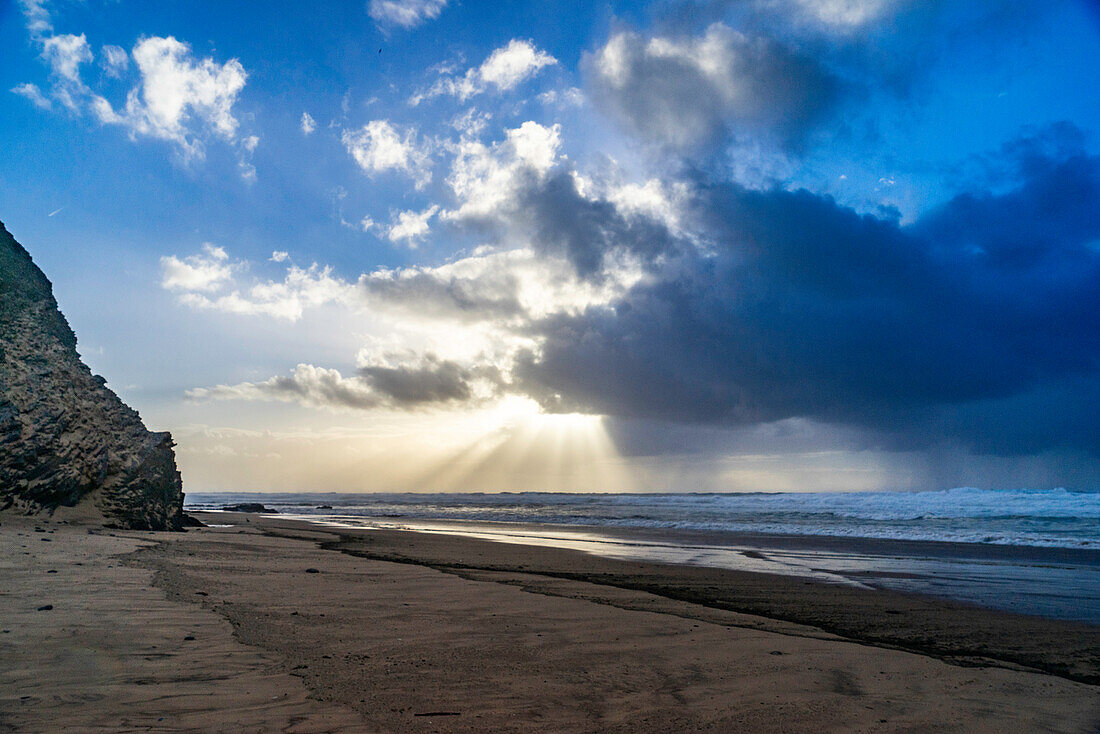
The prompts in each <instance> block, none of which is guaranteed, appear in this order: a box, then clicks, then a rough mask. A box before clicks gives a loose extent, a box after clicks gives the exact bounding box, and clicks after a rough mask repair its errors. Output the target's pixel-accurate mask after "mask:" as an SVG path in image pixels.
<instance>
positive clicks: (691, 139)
mask: <svg viewBox="0 0 1100 734" xmlns="http://www.w3.org/2000/svg"><path fill="white" fill-rule="evenodd" d="M584 65H585V68H586V74H587V77H588V80H589V84H590V87H591V92H590V94H591V97H592V99H593V100H594V101H595V102H596V103H597V104H598V105H600V106H601V107H603V108H604V109H605V110H606V111H608V112H609V113H610V114H611V115H612V116H613V117H614V118H615V119H617V120H618V121H619V122H620V123H622V124H623V125H624V126H625V127H626V128H627V129H628V130H629V131H631V132H632V133H635V134H637V135H639V136H641V137H642V138H645V139H648V140H651V141H653V142H656V143H660V144H662V145H667V146H670V147H672V148H674V149H680V150H692V149H702V150H704V151H707V150H713V149H715V148H718V147H721V146H722V145H723V144H724V143H725V142H726V140H727V139H728V138H729V137H731V136H738V135H752V136H754V137H756V136H762V137H763V138H765V139H774V140H775V142H777V143H779V144H781V145H783V146H786V147H795V148H797V147H799V146H801V144H802V143H803V142H804V139H805V137H806V135H807V134H808V132H809V131H811V130H812V129H813V128H814V127H815V126H816V125H817V124H818V123H819V122H821V121H822V119H824V118H825V117H826V115H827V114H828V113H829V112H830V111H831V110H833V109H834V108H835V106H836V104H837V103H838V101H839V100H840V99H841V97H842V84H841V82H840V80H839V79H838V78H837V77H835V76H834V75H833V74H832V73H831V72H830V71H829V70H828V69H826V68H825V67H824V66H822V65H821V64H820V63H818V62H817V61H816V60H815V59H813V58H810V57H808V56H805V55H802V54H800V53H798V52H797V51H795V50H793V49H791V48H789V47H787V46H786V45H784V44H783V43H781V42H779V41H776V40H773V39H770V38H764V37H749V36H746V35H744V34H742V33H739V32H737V31H735V30H733V29H731V28H729V27H728V26H725V25H722V24H720V23H716V24H714V25H712V26H710V28H708V29H707V30H706V32H705V33H704V34H703V35H702V36H699V37H695V38H690V37H689V38H680V37H669V38H660V37H658V38H646V37H644V36H641V35H638V34H636V33H631V32H620V33H617V34H615V35H614V36H612V38H611V39H610V40H609V41H608V42H607V44H606V45H605V46H603V47H602V48H601V49H599V50H597V51H596V52H595V53H593V54H590V55H587V56H586V57H585V61H584Z"/></svg>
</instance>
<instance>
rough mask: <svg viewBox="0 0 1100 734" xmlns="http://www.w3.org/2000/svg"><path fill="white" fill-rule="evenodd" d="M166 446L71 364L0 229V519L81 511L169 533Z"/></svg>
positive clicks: (47, 295) (39, 289)
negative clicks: (5, 514) (0, 515)
mask: <svg viewBox="0 0 1100 734" xmlns="http://www.w3.org/2000/svg"><path fill="white" fill-rule="evenodd" d="M173 445H174V444H173V443H172V436H171V435H170V434H169V433H166V432H162V433H154V432H151V431H149V430H147V429H146V428H145V425H144V424H143V423H142V421H141V417H140V416H139V415H138V413H137V411H135V410H133V409H132V408H130V407H129V406H127V405H126V404H125V403H123V402H122V401H121V400H120V399H119V398H118V396H117V395H115V394H114V393H113V392H112V391H111V390H109V389H108V388H107V382H106V380H105V379H104V378H102V377H100V376H98V375H93V374H92V372H91V370H90V369H88V367H87V366H86V365H85V364H84V363H83V362H82V361H81V360H80V355H79V354H77V351H76V335H75V334H74V333H73V330H72V329H71V328H70V327H69V323H68V322H67V321H66V320H65V317H64V316H63V315H62V314H61V311H60V310H58V306H57V301H56V300H55V299H54V295H53V287H52V285H51V284H50V281H49V280H48V279H47V278H46V276H45V274H43V272H42V271H41V270H39V269H38V267H37V266H36V265H35V264H34V262H33V261H32V260H31V256H30V254H29V253H28V252H27V251H26V250H25V249H23V247H22V246H21V245H20V244H19V243H18V242H16V241H15V239H14V238H13V237H12V236H11V234H10V233H8V231H7V229H6V228H5V227H4V226H3V224H2V223H0V510H3V509H9V508H11V509H15V510H18V511H23V512H28V513H36V512H42V511H47V512H52V511H54V510H56V509H57V508H58V507H63V506H66V507H71V506H75V505H78V504H80V505H81V506H85V507H87V508H88V509H89V511H90V512H89V514H90V515H91V517H92V519H97V518H99V517H101V518H102V521H103V522H104V523H105V524H107V525H111V526H114V527H123V528H131V529H137V530H166V529H178V528H179V527H180V526H181V524H182V522H183V482H182V480H181V478H180V474H179V472H178V471H177V470H176V458H175V454H174V452H173V451H172V446H173Z"/></svg>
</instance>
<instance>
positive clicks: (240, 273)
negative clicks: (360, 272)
mask: <svg viewBox="0 0 1100 734" xmlns="http://www.w3.org/2000/svg"><path fill="white" fill-rule="evenodd" d="M280 255H283V256H285V255H286V253H282V252H278V251H276V252H274V253H272V257H271V259H272V260H273V261H275V262H284V261H286V260H287V259H288V257H282V258H281V259H280V258H279V256H280ZM160 262H161V272H162V277H161V287H163V288H165V289H167V290H172V291H175V292H177V293H178V294H179V300H180V302H181V303H183V304H184V305H187V306H190V307H191V308H195V309H199V310H204V311H219V312H222V313H232V314H240V315H246V316H269V317H272V318H278V319H284V320H286V321H291V322H293V321H297V320H298V319H300V318H301V317H302V314H303V313H304V312H305V311H306V310H307V309H311V308H318V307H320V306H324V305H326V304H329V303H350V302H352V300H353V298H354V292H355V288H354V286H353V285H352V284H350V283H348V282H346V281H344V280H341V279H340V278H338V277H336V276H335V275H333V272H332V268H329V267H321V266H319V265H317V264H316V263H314V264H312V265H310V266H309V267H308V268H300V267H298V266H296V265H290V266H289V267H287V270H286V274H285V275H284V277H283V279H282V280H262V279H251V281H248V280H245V278H244V274H245V272H246V271H247V270H248V263H246V262H243V261H231V260H230V259H229V255H228V254H227V253H226V252H225V250H224V249H222V248H221V247H215V246H214V245H211V244H210V243H207V244H205V245H203V248H202V252H201V253H198V254H195V255H190V256H188V257H184V258H180V257H177V256H175V255H168V256H166V257H162V258H161V260H160Z"/></svg>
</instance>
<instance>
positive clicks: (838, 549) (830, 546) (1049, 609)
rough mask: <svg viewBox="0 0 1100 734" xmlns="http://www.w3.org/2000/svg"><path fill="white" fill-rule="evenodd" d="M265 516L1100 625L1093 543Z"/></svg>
mask: <svg viewBox="0 0 1100 734" xmlns="http://www.w3.org/2000/svg"><path fill="white" fill-rule="evenodd" d="M211 516H212V517H216V516H217V513H212V514H211ZM266 517H269V518H271V519H278V520H290V521H303V522H307V523H310V524H313V525H315V526H318V527H324V528H329V529H332V530H334V531H337V532H339V531H341V530H378V529H388V530H406V531H410V532H426V533H439V534H450V535H455V536H460V537H469V538H475V539H483V540H488V541H492V542H500V543H509V544H518V545H532V546H542V547H556V548H567V549H573V550H579V551H582V552H586V553H590V554H592V555H595V556H601V557H608V558H615V559H619V560H635V561H646V562H656V563H669V564H673V565H678V566H703V567H717V568H726V569H730V570H740V571H752V572H757V573H767V574H776V575H785V576H794V577H797V578H804V579H810V580H814V581H818V582H824V583H841V584H847V585H851V586H861V587H865V588H876V589H880V590H889V591H894V592H900V593H903V594H917V595H920V596H930V597H935V598H938V599H945V600H947V601H954V602H957V603H962V604H967V605H973V606H978V607H982V608H985V609H995V610H1000V611H1005V612H1010V613H1013V614H1023V615H1029V616H1040V617H1047V618H1051V619H1061V620H1065V621H1071V622H1080V623H1084V624H1091V625H1097V626H1100V551H1098V550H1095V549H1079V548H1061V547H1046V546H1002V545H982V544H975V543H955V542H944V541H918V540H889V539H879V538H850V537H836V536H813V535H778V534H767V533H737V532H732V531H699V530H680V529H668V528H661V529H657V528H634V527H616V526H611V527H608V526H596V525H575V524H570V525H563V524H551V523H527V522H514V521H513V522H508V521H489V520H478V521H471V520H449V519H448V520H436V519H422V518H410V517H400V518H396V517H389V516H376V517H372V516H339V515H294V514H289V513H288V514H271V515H266Z"/></svg>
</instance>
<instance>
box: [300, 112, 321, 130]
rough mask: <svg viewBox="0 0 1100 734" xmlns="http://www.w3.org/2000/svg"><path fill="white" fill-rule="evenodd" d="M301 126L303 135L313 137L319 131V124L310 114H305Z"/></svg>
mask: <svg viewBox="0 0 1100 734" xmlns="http://www.w3.org/2000/svg"><path fill="white" fill-rule="evenodd" d="M301 126H302V134H303V135H312V134H313V131H314V130H316V129H317V122H316V121H315V120H314V119H313V117H312V116H311V115H310V114H309V113H308V112H303V113H302V122H301Z"/></svg>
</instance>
